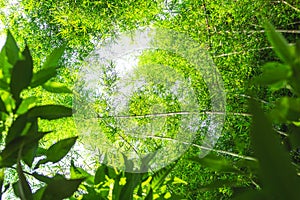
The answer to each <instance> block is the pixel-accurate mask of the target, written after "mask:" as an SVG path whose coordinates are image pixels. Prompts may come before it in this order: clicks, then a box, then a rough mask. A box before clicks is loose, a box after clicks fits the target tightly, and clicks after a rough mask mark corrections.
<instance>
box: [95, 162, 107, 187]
mask: <svg viewBox="0 0 300 200" xmlns="http://www.w3.org/2000/svg"><path fill="white" fill-rule="evenodd" d="M105 175H108V169H107V166H106V165H100V167H98V169H97V171H96V174H95V178H94V184H95V185H98V184H99V183H101V182H104V181H105V180H106V179H105Z"/></svg>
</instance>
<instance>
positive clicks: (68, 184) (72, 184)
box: [41, 176, 84, 200]
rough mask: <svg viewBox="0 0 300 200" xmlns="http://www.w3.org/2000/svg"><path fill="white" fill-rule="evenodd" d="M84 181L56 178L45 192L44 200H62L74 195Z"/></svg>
mask: <svg viewBox="0 0 300 200" xmlns="http://www.w3.org/2000/svg"><path fill="white" fill-rule="evenodd" d="M83 180H84V179H70V180H69V179H66V178H64V177H60V176H59V177H57V176H55V177H54V178H52V180H51V181H50V182H49V183H48V185H47V186H46V188H45V190H44V191H43V195H42V198H41V199H42V200H53V199H55V200H62V199H65V198H68V197H70V196H72V195H73V193H74V192H75V191H76V190H77V188H78V187H79V185H80V184H81V182H82V181H83Z"/></svg>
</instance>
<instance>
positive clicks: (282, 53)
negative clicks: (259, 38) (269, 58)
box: [264, 22, 295, 65]
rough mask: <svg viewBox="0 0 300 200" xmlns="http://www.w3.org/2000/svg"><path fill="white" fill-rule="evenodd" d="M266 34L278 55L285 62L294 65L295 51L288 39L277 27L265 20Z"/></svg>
mask: <svg viewBox="0 0 300 200" xmlns="http://www.w3.org/2000/svg"><path fill="white" fill-rule="evenodd" d="M264 27H265V30H266V35H267V37H268V40H269V41H270V43H271V44H272V46H273V48H274V51H275V52H276V54H277V56H278V57H279V58H280V59H281V60H282V61H283V62H285V63H287V64H289V65H293V62H294V58H295V57H294V52H293V51H292V49H291V47H290V46H289V44H288V42H287V41H286V39H285V38H284V37H283V36H282V34H281V33H279V32H276V30H275V28H274V27H273V25H272V24H270V23H269V22H265V24H264Z"/></svg>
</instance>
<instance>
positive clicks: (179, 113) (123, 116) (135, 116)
mask: <svg viewBox="0 0 300 200" xmlns="http://www.w3.org/2000/svg"><path fill="white" fill-rule="evenodd" d="M192 114H194V115H197V114H202V115H227V114H229V115H239V116H244V117H249V116H252V115H251V114H249V113H236V112H222V111H200V112H193V111H180V112H168V113H153V114H145V115H118V116H100V115H99V116H98V117H97V118H99V119H104V118H110V117H113V118H116V119H120V118H121V119H130V118H147V117H167V116H174V115H192Z"/></svg>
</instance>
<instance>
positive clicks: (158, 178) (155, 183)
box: [150, 162, 177, 191]
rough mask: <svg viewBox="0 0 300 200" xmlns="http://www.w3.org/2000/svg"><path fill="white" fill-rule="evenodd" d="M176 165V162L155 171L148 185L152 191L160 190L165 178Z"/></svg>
mask: <svg viewBox="0 0 300 200" xmlns="http://www.w3.org/2000/svg"><path fill="white" fill-rule="evenodd" d="M176 163H177V162H175V163H173V164H170V165H169V166H167V167H165V168H162V169H160V170H158V171H156V172H155V173H154V174H153V175H152V179H151V182H150V184H151V188H152V189H153V191H156V190H158V189H159V188H160V186H162V185H163V183H164V181H165V178H166V177H167V176H168V175H169V174H170V172H171V171H172V169H173V168H174V167H175V166H176Z"/></svg>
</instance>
